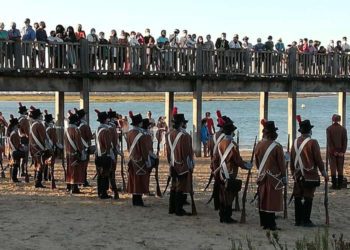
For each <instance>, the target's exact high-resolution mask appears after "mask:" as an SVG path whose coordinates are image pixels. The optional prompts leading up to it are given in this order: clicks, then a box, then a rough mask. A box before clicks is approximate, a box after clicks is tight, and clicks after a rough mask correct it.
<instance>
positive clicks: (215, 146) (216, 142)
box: [213, 133, 225, 154]
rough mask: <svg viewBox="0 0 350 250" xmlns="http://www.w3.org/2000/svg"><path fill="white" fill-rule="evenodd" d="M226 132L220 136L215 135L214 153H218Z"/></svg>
mask: <svg viewBox="0 0 350 250" xmlns="http://www.w3.org/2000/svg"><path fill="white" fill-rule="evenodd" d="M224 136H225V134H224V133H222V134H221V135H220V136H219V138H216V136H215V135H214V136H213V141H214V148H213V154H215V153H216V150H217V149H218V146H219V142H221V140H222V138H224Z"/></svg>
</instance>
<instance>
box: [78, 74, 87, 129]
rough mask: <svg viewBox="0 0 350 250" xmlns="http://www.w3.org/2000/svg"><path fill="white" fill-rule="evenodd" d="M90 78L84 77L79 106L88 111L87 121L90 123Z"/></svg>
mask: <svg viewBox="0 0 350 250" xmlns="http://www.w3.org/2000/svg"><path fill="white" fill-rule="evenodd" d="M89 89H90V87H89V79H86V78H84V79H83V86H82V89H81V90H80V101H79V108H80V109H84V110H85V112H86V122H87V123H88V124H89V114H90V107H89V102H90V97H89Z"/></svg>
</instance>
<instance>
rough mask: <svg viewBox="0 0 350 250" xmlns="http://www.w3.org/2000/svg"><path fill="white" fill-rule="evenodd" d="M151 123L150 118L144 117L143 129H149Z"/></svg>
mask: <svg viewBox="0 0 350 250" xmlns="http://www.w3.org/2000/svg"><path fill="white" fill-rule="evenodd" d="M150 125H151V123H150V122H149V119H148V118H145V119H142V128H143V129H148V128H149V126H150Z"/></svg>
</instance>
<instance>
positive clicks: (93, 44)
mask: <svg viewBox="0 0 350 250" xmlns="http://www.w3.org/2000/svg"><path fill="white" fill-rule="evenodd" d="M86 39H87V40H88V42H89V44H91V47H90V55H89V59H90V69H96V54H97V44H98V37H97V35H96V30H95V28H92V29H91V30H90V34H88V36H87V37H86Z"/></svg>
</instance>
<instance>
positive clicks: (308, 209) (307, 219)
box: [304, 198, 315, 227]
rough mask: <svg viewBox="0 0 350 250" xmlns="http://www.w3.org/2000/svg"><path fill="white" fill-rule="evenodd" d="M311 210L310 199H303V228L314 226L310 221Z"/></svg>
mask: <svg viewBox="0 0 350 250" xmlns="http://www.w3.org/2000/svg"><path fill="white" fill-rule="evenodd" d="M311 210H312V198H305V201H304V227H314V226H315V224H314V223H313V222H312V221H311V220H310V217H311Z"/></svg>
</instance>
